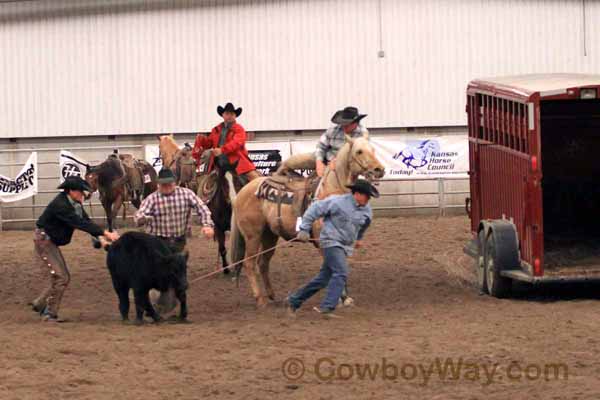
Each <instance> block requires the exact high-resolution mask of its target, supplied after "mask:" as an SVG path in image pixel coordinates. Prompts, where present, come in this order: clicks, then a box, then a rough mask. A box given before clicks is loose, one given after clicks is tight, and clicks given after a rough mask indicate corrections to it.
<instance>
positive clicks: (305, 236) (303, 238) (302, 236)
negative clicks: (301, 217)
mask: <svg viewBox="0 0 600 400" xmlns="http://www.w3.org/2000/svg"><path fill="white" fill-rule="evenodd" d="M296 240H298V241H299V242H305V243H306V242H308V241H309V240H310V233H308V232H306V231H300V232H298V235H296Z"/></svg>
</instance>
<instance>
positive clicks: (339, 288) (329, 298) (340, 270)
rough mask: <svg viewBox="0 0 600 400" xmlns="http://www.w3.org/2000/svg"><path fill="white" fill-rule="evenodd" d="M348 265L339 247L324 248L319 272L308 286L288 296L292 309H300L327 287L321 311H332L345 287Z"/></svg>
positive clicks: (343, 252) (344, 254)
mask: <svg viewBox="0 0 600 400" xmlns="http://www.w3.org/2000/svg"><path fill="white" fill-rule="evenodd" d="M347 278H348V264H347V263H346V252H345V251H344V249H342V248H341V247H326V248H324V249H323V265H322V266H321V271H320V272H319V274H318V275H317V276H315V277H314V278H313V279H312V280H311V281H310V282H308V284H307V285H306V286H304V287H302V288H300V289H298V290H297V291H296V292H295V293H293V294H292V295H290V296H289V298H288V300H289V302H290V305H291V306H292V307H293V308H300V306H301V305H302V303H304V302H305V301H306V300H308V299H309V298H310V297H312V296H313V295H314V294H315V293H317V292H318V291H319V290H321V289H323V288H325V287H327V294H326V295H325V298H324V299H323V301H322V302H321V309H322V310H334V309H335V307H336V306H337V304H338V301H339V300H340V296H341V295H342V292H343V291H344V288H345V287H346V279H347Z"/></svg>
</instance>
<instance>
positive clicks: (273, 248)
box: [189, 238, 319, 284]
mask: <svg viewBox="0 0 600 400" xmlns="http://www.w3.org/2000/svg"><path fill="white" fill-rule="evenodd" d="M318 240H319V239H309V240H308V241H309V242H316V241H318ZM296 241H298V238H293V239H290V240H286V241H285V242H283V243H281V244H278V245H276V246H273V247H270V248H268V249H266V250H263V251H260V252H258V253H256V254H254V255H253V256H249V257H246V258H243V259H241V260H240V261H238V262H235V263H233V264H229V265H227V266H226V267H222V268H219V269H217V270H215V271H213V272H210V273H208V274H205V275H201V276H199V277H197V278H194V279H192V280H191V281H190V282H189V283H190V284H192V283H194V282H197V281H200V280H203V279H206V278H209V277H211V276H213V275H216V274H218V273H219V272H223V271H224V270H226V269H228V268H231V267H235V266H236V265H239V264H243V263H244V262H246V261H248V260H251V259H253V258H256V257H258V256H261V255H263V254H265V253H268V252H270V251H273V250H276V249H278V248H281V247H285V246H287V245H289V244H291V243H293V242H296Z"/></svg>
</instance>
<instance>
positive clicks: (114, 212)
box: [111, 195, 125, 228]
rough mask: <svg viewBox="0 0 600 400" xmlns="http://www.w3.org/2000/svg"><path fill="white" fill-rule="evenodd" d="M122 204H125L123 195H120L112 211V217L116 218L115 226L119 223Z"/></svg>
mask: <svg viewBox="0 0 600 400" xmlns="http://www.w3.org/2000/svg"><path fill="white" fill-rule="evenodd" d="M122 205H123V195H118V196H117V197H116V198H115V201H114V202H113V205H112V211H111V214H112V218H114V220H115V228H116V225H117V215H119V209H120V208H121V206H122ZM123 218H125V215H123Z"/></svg>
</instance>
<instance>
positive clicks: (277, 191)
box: [256, 173, 319, 218]
mask: <svg viewBox="0 0 600 400" xmlns="http://www.w3.org/2000/svg"><path fill="white" fill-rule="evenodd" d="M318 186H319V178H318V177H317V176H315V175H311V176H309V177H308V178H305V177H303V176H302V175H299V174H289V173H288V174H287V175H272V176H270V177H268V178H267V179H265V180H264V181H263V182H262V183H261V184H260V186H259V187H258V189H257V190H256V196H257V197H258V198H259V199H265V200H267V201H270V202H273V203H276V204H277V214H278V217H279V218H281V205H282V204H289V205H291V206H292V211H293V213H294V215H295V216H296V217H300V216H302V215H303V214H304V212H305V211H306V209H307V208H308V206H309V205H310V203H311V201H312V198H313V195H314V193H315V192H316V190H317V187H318Z"/></svg>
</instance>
